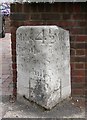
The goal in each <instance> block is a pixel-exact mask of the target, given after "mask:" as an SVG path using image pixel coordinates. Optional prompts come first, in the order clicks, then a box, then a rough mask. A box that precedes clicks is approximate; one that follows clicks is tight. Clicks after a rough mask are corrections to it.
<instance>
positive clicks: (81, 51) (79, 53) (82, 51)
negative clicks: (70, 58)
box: [76, 49, 85, 56]
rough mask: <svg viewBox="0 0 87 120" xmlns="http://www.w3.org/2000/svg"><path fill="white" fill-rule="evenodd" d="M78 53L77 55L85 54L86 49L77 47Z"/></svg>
mask: <svg viewBox="0 0 87 120" xmlns="http://www.w3.org/2000/svg"><path fill="white" fill-rule="evenodd" d="M76 55H77V56H82V55H85V49H77V50H76Z"/></svg>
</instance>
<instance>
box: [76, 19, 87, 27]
mask: <svg viewBox="0 0 87 120" xmlns="http://www.w3.org/2000/svg"><path fill="white" fill-rule="evenodd" d="M86 26H87V21H86V20H85V21H78V27H86Z"/></svg>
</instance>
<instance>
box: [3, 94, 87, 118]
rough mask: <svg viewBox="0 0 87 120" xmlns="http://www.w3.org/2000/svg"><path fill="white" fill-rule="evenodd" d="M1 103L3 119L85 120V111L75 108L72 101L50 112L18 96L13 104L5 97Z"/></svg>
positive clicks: (66, 101)
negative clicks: (64, 119)
mask: <svg viewBox="0 0 87 120" xmlns="http://www.w3.org/2000/svg"><path fill="white" fill-rule="evenodd" d="M2 101H3V103H2V107H3V109H2V111H3V112H2V117H3V118H85V109H84V108H80V107H78V106H76V105H75V104H74V102H73V101H72V100H64V101H63V102H61V103H60V104H57V105H56V106H55V107H54V108H53V109H51V110H46V109H44V108H43V107H41V106H39V105H37V104H36V103H34V102H30V101H28V100H26V99H25V98H23V97H22V96H18V99H17V101H16V102H14V103H10V102H9V97H7V96H3V99H2Z"/></svg>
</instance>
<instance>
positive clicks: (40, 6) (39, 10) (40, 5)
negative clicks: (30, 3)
mask: <svg viewBox="0 0 87 120" xmlns="http://www.w3.org/2000/svg"><path fill="white" fill-rule="evenodd" d="M37 9H38V12H45V4H44V3H38V4H37Z"/></svg>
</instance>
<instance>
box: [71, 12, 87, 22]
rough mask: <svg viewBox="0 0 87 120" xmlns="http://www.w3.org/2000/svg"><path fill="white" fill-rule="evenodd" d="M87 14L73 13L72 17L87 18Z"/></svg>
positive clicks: (77, 18) (75, 18)
mask: <svg viewBox="0 0 87 120" xmlns="http://www.w3.org/2000/svg"><path fill="white" fill-rule="evenodd" d="M86 15H87V14H77V13H76V14H73V15H72V19H74V20H82V21H83V20H86Z"/></svg>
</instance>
